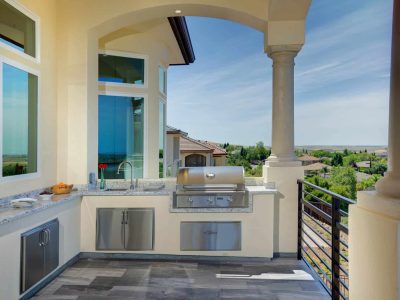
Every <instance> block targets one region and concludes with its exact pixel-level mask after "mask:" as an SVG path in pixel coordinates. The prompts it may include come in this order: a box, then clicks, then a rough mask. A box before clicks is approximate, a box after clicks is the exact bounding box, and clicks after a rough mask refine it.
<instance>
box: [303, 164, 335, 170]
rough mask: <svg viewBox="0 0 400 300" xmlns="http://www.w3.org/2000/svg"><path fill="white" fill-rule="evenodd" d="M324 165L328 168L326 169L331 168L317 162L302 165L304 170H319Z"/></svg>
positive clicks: (324, 165)
mask: <svg viewBox="0 0 400 300" xmlns="http://www.w3.org/2000/svg"><path fill="white" fill-rule="evenodd" d="M325 167H326V168H328V169H332V167H331V166H328V165H326V164H323V163H319V162H318V163H315V164H311V165H308V166H304V171H319V170H322V169H323V168H325Z"/></svg>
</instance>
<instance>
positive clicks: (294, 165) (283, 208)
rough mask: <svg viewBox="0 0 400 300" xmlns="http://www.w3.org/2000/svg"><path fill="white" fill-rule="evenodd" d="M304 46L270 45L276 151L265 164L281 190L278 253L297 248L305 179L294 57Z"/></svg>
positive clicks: (265, 174)
mask: <svg viewBox="0 0 400 300" xmlns="http://www.w3.org/2000/svg"><path fill="white" fill-rule="evenodd" d="M300 48H301V45H290V46H287V45H284V46H268V47H267V48H266V52H267V54H268V56H269V57H271V58H272V60H273V84H272V151H271V152H272V153H271V156H270V157H269V158H268V160H267V161H266V163H265V166H264V167H263V177H264V181H265V182H268V183H274V184H275V187H276V188H277V190H278V191H279V196H277V197H276V202H275V208H274V209H275V213H274V228H275V230H274V253H281V254H282V253H290V254H293V253H295V252H296V251H297V183H296V181H297V179H299V178H303V176H304V170H303V167H302V166H301V162H300V161H299V160H297V158H296V156H295V154H294V58H295V57H296V55H297V53H298V52H299V50H300Z"/></svg>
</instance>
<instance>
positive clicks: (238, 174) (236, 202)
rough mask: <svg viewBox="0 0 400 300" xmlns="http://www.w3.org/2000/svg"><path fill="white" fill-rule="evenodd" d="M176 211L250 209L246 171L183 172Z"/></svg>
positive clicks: (202, 169) (209, 169)
mask: <svg viewBox="0 0 400 300" xmlns="http://www.w3.org/2000/svg"><path fill="white" fill-rule="evenodd" d="M174 207H175V208H207V207H215V208H218V207H221V208H224V207H225V208H226V207H237V208H240V207H248V197H247V196H246V191H245V185H244V169H243V167H193V168H180V169H179V172H178V175H177V187H176V192H174Z"/></svg>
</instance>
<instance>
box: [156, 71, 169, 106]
mask: <svg viewBox="0 0 400 300" xmlns="http://www.w3.org/2000/svg"><path fill="white" fill-rule="evenodd" d="M160 69H161V70H162V71H163V72H164V90H163V91H161V89H160ZM167 74H168V73H167V68H166V67H165V66H164V65H161V64H160V65H158V92H159V93H160V95H161V96H162V97H164V98H166V97H167V93H168V91H167Z"/></svg>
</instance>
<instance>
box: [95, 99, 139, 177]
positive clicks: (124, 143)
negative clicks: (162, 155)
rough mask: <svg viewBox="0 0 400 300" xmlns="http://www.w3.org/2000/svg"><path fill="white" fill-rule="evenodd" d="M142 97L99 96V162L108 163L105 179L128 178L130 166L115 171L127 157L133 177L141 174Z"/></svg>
mask: <svg viewBox="0 0 400 300" xmlns="http://www.w3.org/2000/svg"><path fill="white" fill-rule="evenodd" d="M143 135H144V99H143V98H140V97H121V96H104V95H100V96H99V153H98V162H99V163H105V164H107V169H106V170H105V178H106V179H123V178H125V179H130V170H128V169H127V170H126V171H125V172H121V174H117V169H118V165H119V164H120V163H121V162H122V161H124V160H128V161H130V162H131V163H132V165H133V167H134V177H135V178H141V177H143Z"/></svg>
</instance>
